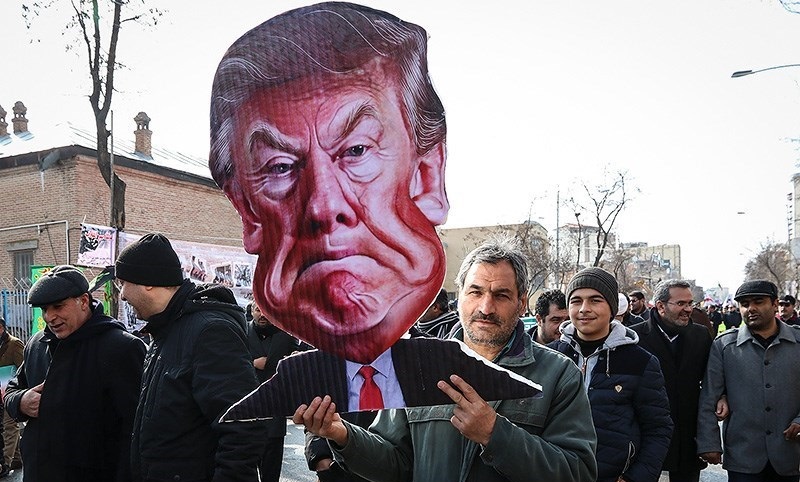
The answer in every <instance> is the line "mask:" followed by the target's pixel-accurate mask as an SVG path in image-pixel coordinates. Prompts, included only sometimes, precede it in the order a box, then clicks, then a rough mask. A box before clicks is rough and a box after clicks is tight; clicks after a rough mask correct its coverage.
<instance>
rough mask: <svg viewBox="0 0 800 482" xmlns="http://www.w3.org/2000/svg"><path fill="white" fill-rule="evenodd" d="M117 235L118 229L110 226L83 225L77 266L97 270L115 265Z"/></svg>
mask: <svg viewBox="0 0 800 482" xmlns="http://www.w3.org/2000/svg"><path fill="white" fill-rule="evenodd" d="M116 233H117V230H116V229H114V228H109V227H108V226H98V225H95V224H86V223H81V244H80V247H79V248H78V261H77V263H75V264H77V265H79V266H94V267H97V268H105V267H106V266H111V265H113V264H114V246H115V244H116V239H117V236H116Z"/></svg>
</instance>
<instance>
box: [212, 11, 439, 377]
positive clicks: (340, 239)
mask: <svg viewBox="0 0 800 482" xmlns="http://www.w3.org/2000/svg"><path fill="white" fill-rule="evenodd" d="M426 42H427V38H426V34H425V31H424V30H423V29H422V28H420V27H418V26H416V25H413V24H410V23H406V22H403V21H401V20H399V19H397V18H395V17H393V16H391V15H389V14H386V13H385V12H380V11H377V10H373V9H370V8H367V7H362V6H358V5H350V4H343V3H325V4H319V5H315V6H310V7H305V8H300V9H297V10H293V11H291V12H287V13H285V14H283V15H280V16H277V17H275V18H273V19H271V20H269V21H267V22H265V23H263V24H261V25H260V26H258V27H256V28H254V29H253V30H251V31H250V32H248V33H246V34H245V35H244V36H242V37H241V38H240V39H239V40H237V41H236V42H235V43H234V44H233V45H232V46H231V47H230V48H229V49H228V51H227V53H226V54H225V56H224V58H223V60H222V62H221V63H220V65H219V68H218V70H217V74H216V77H215V79H214V84H213V91H212V104H211V143H212V145H211V155H210V161H209V164H210V166H211V169H212V173H213V175H214V178H215V180H216V181H217V183H218V184H219V185H220V186H221V187H222V188H223V189H224V191H225V193H226V194H227V196H228V197H229V198H230V200H231V202H232V203H233V204H234V206H235V207H236V209H237V210H238V211H239V213H240V214H241V216H242V222H243V224H244V245H245V249H246V250H247V251H248V252H249V253H253V254H257V255H258V256H259V261H258V265H257V268H256V271H255V278H254V282H253V294H254V296H255V300H256V302H257V303H258V305H259V306H261V307H262V309H263V311H264V313H265V314H266V315H267V317H269V319H271V320H273V322H274V323H275V325H277V326H279V327H280V328H282V329H283V330H285V331H287V332H289V333H292V334H293V335H295V336H297V337H299V338H301V339H303V340H305V341H307V342H309V343H310V344H312V345H313V346H315V347H317V348H319V349H321V350H325V351H327V352H330V353H333V354H336V355H338V356H341V357H344V358H346V359H349V360H353V361H358V362H362V363H368V362H370V361H372V360H373V359H375V357H377V356H378V355H380V354H381V353H382V352H383V351H385V350H386V349H387V348H389V347H390V346H391V345H392V344H393V343H394V342H395V341H396V340H397V339H398V338H400V336H401V335H402V334H403V333H405V332H406V331H407V330H408V328H409V327H410V326H411V325H412V324H413V323H414V321H415V320H416V319H417V318H418V317H419V315H421V314H422V313H423V312H424V311H425V309H426V308H427V307H428V305H429V304H430V301H431V300H432V299H433V298H434V297H435V296H436V293H437V292H438V290H439V289H440V288H441V286H442V282H443V280H444V274H445V262H444V251H443V249H442V245H441V242H440V241H439V238H438V236H437V234H436V231H435V226H437V225H439V224H442V223H443V222H444V221H445V219H446V217H447V211H448V203H447V196H446V194H445V187H444V167H445V132H446V126H445V118H444V109H443V107H442V103H441V101H440V100H439V97H438V96H437V95H436V92H435V91H434V90H433V86H432V85H431V82H430V79H429V77H428V71H427V63H426Z"/></svg>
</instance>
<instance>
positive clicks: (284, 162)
mask: <svg viewBox="0 0 800 482" xmlns="http://www.w3.org/2000/svg"><path fill="white" fill-rule="evenodd" d="M296 166H297V162H295V161H290V160H288V159H279V160H275V161H272V162H270V163H269V164H268V165H267V166H266V167H267V168H266V173H267V175H268V176H270V177H280V176H282V175H284V174H286V173H288V172H291V171H293V170H295V169H296V168H297V167H296Z"/></svg>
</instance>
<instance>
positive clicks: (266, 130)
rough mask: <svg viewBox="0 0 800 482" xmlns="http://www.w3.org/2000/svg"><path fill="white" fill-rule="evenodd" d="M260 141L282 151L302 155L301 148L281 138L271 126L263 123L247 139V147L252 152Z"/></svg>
mask: <svg viewBox="0 0 800 482" xmlns="http://www.w3.org/2000/svg"><path fill="white" fill-rule="evenodd" d="M259 142H263V143H264V144H266V145H267V146H269V147H271V148H273V149H276V150H279V151H281V152H286V153H287V154H292V155H293V156H297V157H301V153H300V150H299V149H297V148H296V147H294V146H292V145H291V144H289V143H288V142H286V141H284V140H283V139H281V138H280V137H279V136H278V135H277V134H276V133H275V132H274V131H273V129H272V128H271V127H270V126H267V125H261V126H259V127H258V128H256V129H255V130H254V131H253V133H252V134H250V138H249V139H248V141H247V148H248V150H249V151H250V153H251V154H252V153H253V151H254V150H255V146H256V143H259Z"/></svg>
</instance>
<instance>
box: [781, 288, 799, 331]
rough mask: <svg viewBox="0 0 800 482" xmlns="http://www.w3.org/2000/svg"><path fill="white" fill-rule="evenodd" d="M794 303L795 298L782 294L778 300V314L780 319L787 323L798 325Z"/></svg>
mask: <svg viewBox="0 0 800 482" xmlns="http://www.w3.org/2000/svg"><path fill="white" fill-rule="evenodd" d="M795 304H797V299H796V298H795V297H794V296H792V295H783V296H781V299H780V300H778V306H779V307H780V312H779V316H780V318H781V321H782V322H784V323H786V324H787V325H800V320H798V317H797V312H796V311H795V310H794V305H795Z"/></svg>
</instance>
